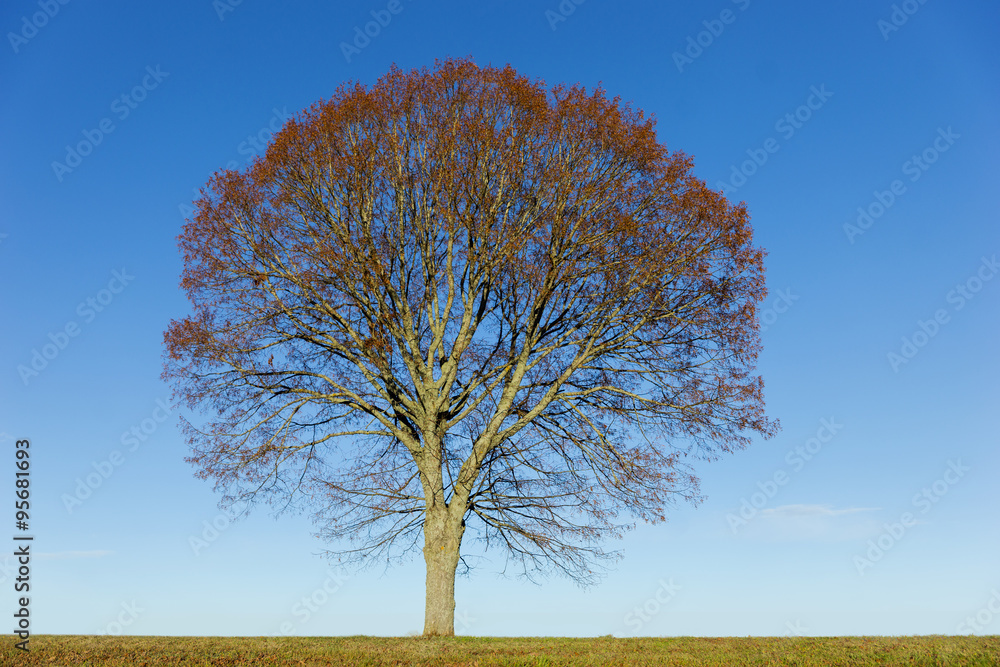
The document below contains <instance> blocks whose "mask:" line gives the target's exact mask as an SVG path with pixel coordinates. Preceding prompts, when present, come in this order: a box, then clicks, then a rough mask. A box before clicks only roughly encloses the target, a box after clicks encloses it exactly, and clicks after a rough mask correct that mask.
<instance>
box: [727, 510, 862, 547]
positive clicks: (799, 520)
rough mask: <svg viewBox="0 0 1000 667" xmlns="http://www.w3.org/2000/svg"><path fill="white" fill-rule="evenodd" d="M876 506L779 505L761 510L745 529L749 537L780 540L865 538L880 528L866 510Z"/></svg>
mask: <svg viewBox="0 0 1000 667" xmlns="http://www.w3.org/2000/svg"><path fill="white" fill-rule="evenodd" d="M879 509H880V508H878V507H834V506H833V505H818V504H817V505H807V504H799V505H781V506H779V507H774V508H768V509H763V510H761V512H760V521H756V522H754V523H752V524H750V525H749V526H747V528H746V531H745V533H746V537H748V538H750V539H763V540H773V541H780V542H789V541H791V542H798V541H818V542H841V541H847V540H857V539H860V538H863V537H868V536H870V535H872V534H874V533H876V532H878V530H879V523H878V521H877V519H876V518H875V517H873V516H871V515H870V514H869V513H871V512H875V511H877V510H879Z"/></svg>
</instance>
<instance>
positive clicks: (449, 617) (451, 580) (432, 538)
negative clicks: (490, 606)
mask: <svg viewBox="0 0 1000 667" xmlns="http://www.w3.org/2000/svg"><path fill="white" fill-rule="evenodd" d="M435 524H437V525H435ZM463 529H464V526H449V525H448V522H447V521H441V522H440V523H439V522H435V521H428V522H427V523H426V524H425V525H424V561H425V562H426V564H427V600H426V605H425V607H424V636H425V637H454V636H455V571H456V570H457V569H458V560H459V545H460V544H461V542H462V532H463Z"/></svg>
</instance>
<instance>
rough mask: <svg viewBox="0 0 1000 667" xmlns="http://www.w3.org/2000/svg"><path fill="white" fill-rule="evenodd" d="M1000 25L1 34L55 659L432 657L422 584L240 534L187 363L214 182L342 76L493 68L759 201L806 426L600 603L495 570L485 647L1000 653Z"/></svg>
mask: <svg viewBox="0 0 1000 667" xmlns="http://www.w3.org/2000/svg"><path fill="white" fill-rule="evenodd" d="M64 2H65V4H63V3H64ZM391 10H395V13H393V11H391ZM372 12H375V15H374V16H375V17H381V18H382V19H383V22H385V19H386V17H388V18H389V20H388V22H387V24H386V25H384V26H379V27H378V30H377V34H375V35H374V36H373V37H370V38H369V39H368V42H367V44H366V43H365V42H364V41H363V40H362V39H360V38H359V39H358V40H357V42H356V44H355V43H354V40H355V38H356V36H357V34H358V33H359V32H361V31H363V30H364V29H365V26H366V23H368V22H370V21H372V20H373V14H372ZM998 24H1000V6H996V5H987V4H985V3H978V2H971V1H969V0H957V1H955V2H950V3H944V2H922V3H921V2H918V1H917V0H908V1H907V2H901V3H896V4H895V5H894V4H893V3H892V2H889V1H888V0H886V1H884V2H860V1H855V0H848V1H846V2H840V3H819V4H817V3H793V2H770V3H764V2H760V1H759V0H737V1H730V0H716V1H713V2H699V3H654V2H615V3H612V2H602V1H601V0H587V1H586V2H580V1H579V0H577V1H576V2H573V1H572V0H564V1H563V2H562V3H560V2H558V1H557V0H548V1H543V2H534V3H528V2H505V3H458V2H439V3H430V2H413V1H412V0H399V1H398V4H396V3H390V2H383V1H382V0H376V1H375V2H370V3H369V2H351V3H336V4H334V3H330V4H329V5H327V4H326V3H281V4H279V3H265V2H262V1H260V0H245V1H243V2H241V3H238V4H236V3H235V2H234V0H219V1H218V2H215V3H213V2H211V1H210V0H201V1H199V2H181V3H170V4H154V5H147V4H145V3H126V2H120V1H109V2H103V3H99V4H95V3H83V2H69V1H68V0H41V2H39V1H38V0H35V1H34V2H28V1H25V0H16V1H13V2H7V3H4V4H3V6H2V8H0V28H2V31H3V33H4V35H5V37H4V43H3V44H2V45H0V85H2V90H3V96H2V103H0V128H2V137H3V148H2V152H0V172H2V173H0V210H2V211H3V215H2V218H0V234H2V237H0V272H2V276H3V282H4V284H5V285H6V286H7V287H6V289H5V290H4V294H3V300H4V301H3V304H4V305H3V313H4V317H3V318H0V331H2V336H3V341H4V344H3V346H2V350H0V374H2V378H3V380H2V383H0V391H2V402H0V431H2V434H0V440H2V443H0V445H2V448H0V451H2V452H4V454H3V456H5V457H7V461H6V463H4V462H2V461H0V468H2V469H4V470H7V472H6V473H4V475H3V478H4V479H5V480H6V481H3V482H0V484H3V485H6V488H7V489H8V490H7V491H3V493H4V494H5V495H6V496H7V497H9V498H10V497H12V495H13V490H14V489H13V472H14V441H13V439H14V438H30V441H31V452H32V458H31V462H32V467H31V480H32V482H31V484H32V485H31V491H32V512H31V532H32V533H33V534H34V536H35V541H34V546H33V549H34V550H35V552H36V556H35V560H34V562H33V564H32V572H31V577H32V579H31V607H32V614H33V617H32V618H33V623H34V626H33V629H34V630H35V631H36V632H42V633H74V634H93V633H101V632H109V633H125V634H142V635H153V634H179V635H270V634H279V633H281V632H283V631H285V632H289V633H291V634H301V635H342V634H375V635H402V634H406V633H408V632H415V631H420V629H421V628H422V627H423V576H424V575H423V563H422V562H421V561H420V560H415V561H413V562H411V563H410V564H408V565H405V566H402V567H397V568H394V569H390V570H387V571H382V570H375V571H365V572H352V571H338V570H337V569H336V568H335V567H334V568H333V569H331V563H329V562H328V561H326V560H324V559H323V558H321V557H319V556H318V555H317V553H318V552H319V551H320V550H321V549H322V548H323V545H322V544H321V543H319V541H318V540H316V539H315V538H313V537H311V535H310V533H311V530H312V526H311V524H310V523H309V522H308V521H307V519H306V518H305V517H301V516H283V517H280V518H279V519H277V520H275V518H274V517H272V516H271V515H269V514H267V512H266V511H264V510H261V511H259V512H257V513H254V514H253V515H251V517H250V518H249V519H247V520H245V521H240V522H229V521H228V519H227V518H226V517H225V516H224V515H222V514H220V510H219V509H218V508H217V506H216V502H217V500H218V498H217V497H216V495H215V494H214V493H213V492H212V490H211V486H210V484H209V483H207V482H202V481H199V480H196V479H194V477H193V469H192V468H191V467H190V466H189V465H188V464H186V463H185V462H184V461H183V457H184V456H185V455H186V453H187V452H186V445H185V443H184V441H183V439H182V438H181V435H180V433H179V431H178V429H177V426H176V421H177V416H178V412H177V411H176V410H174V411H171V412H169V413H167V412H166V411H165V410H164V409H163V408H162V407H160V405H161V403H162V402H166V403H167V404H169V397H170V396H169V395H170V391H169V388H168V387H166V386H165V385H164V384H163V383H162V382H161V381H160V379H159V373H160V370H161V358H160V355H161V340H162V332H163V331H164V329H165V328H166V326H167V324H168V323H169V321H170V320H171V319H173V318H177V317H180V316H182V315H183V314H185V313H186V312H187V302H186V300H185V297H184V295H183V294H182V293H181V291H180V289H179V287H178V277H179V274H180V271H181V258H180V255H179V253H178V252H177V249H176V243H175V237H176V236H177V234H178V233H179V232H180V230H181V226H182V225H183V222H184V214H185V206H187V205H189V204H190V202H191V199H192V197H193V193H194V190H195V189H196V188H198V187H200V186H201V185H202V184H204V183H205V181H206V180H207V179H208V177H209V176H210V175H211V173H212V172H213V171H215V170H216V169H219V168H222V167H225V166H227V164H228V163H230V162H234V163H235V165H242V164H245V163H246V161H247V159H249V157H251V156H252V155H253V154H254V153H255V152H256V150H257V148H255V145H256V146H257V147H260V146H262V145H264V144H265V143H266V142H267V140H268V138H269V137H270V134H271V131H272V130H273V129H276V128H278V127H279V126H280V123H281V122H282V119H283V118H284V117H285V114H291V113H295V112H296V111H298V110H300V109H302V108H304V107H306V106H308V105H310V104H312V103H313V102H314V101H316V100H318V99H320V98H325V97H328V96H329V95H330V94H331V93H332V92H333V91H334V90H335V88H336V87H337V86H339V85H340V84H341V83H342V82H344V81H347V80H359V81H361V82H362V83H364V84H366V85H367V84H371V83H372V82H374V81H375V80H376V79H377V78H378V77H379V76H380V75H382V74H383V73H385V72H386V71H387V70H388V69H389V67H390V65H391V64H392V63H396V64H398V65H399V66H400V67H402V68H404V69H410V68H413V67H423V66H431V65H433V63H434V60H435V58H444V57H448V56H456V57H461V56H471V57H472V58H473V59H474V60H475V61H476V62H477V63H478V64H480V65H487V64H493V65H498V66H502V65H504V64H507V63H510V64H511V65H513V66H514V67H515V68H516V69H517V70H518V71H519V72H520V73H522V74H524V75H527V76H529V77H532V78H541V79H544V80H545V81H546V82H547V83H548V84H550V85H551V84H555V83H558V82H565V83H575V82H580V83H582V84H584V85H586V86H588V87H591V86H594V85H596V84H598V83H602V84H603V86H604V87H605V88H606V89H607V91H608V92H609V93H610V94H611V95H618V96H621V98H622V99H623V100H626V101H630V102H632V103H633V104H634V105H636V106H637V107H639V108H641V109H643V110H644V111H646V112H647V113H651V114H653V115H655V117H656V118H657V121H658V125H657V130H658V134H659V137H660V140H661V141H662V142H664V143H665V144H666V145H667V146H668V147H669V148H671V149H676V150H683V151H685V152H686V153H688V154H690V155H692V156H694V159H695V170H696V173H697V175H699V176H700V177H702V178H704V179H705V180H706V181H707V182H708V183H709V184H711V185H712V186H713V187H721V188H723V189H724V190H725V192H726V193H727V194H728V195H730V196H731V197H732V198H733V199H736V200H743V201H745V202H746V204H747V206H748V208H749V211H750V213H751V217H752V220H753V224H754V228H755V231H756V239H757V241H758V242H759V244H761V245H763V246H764V247H765V248H766V249H767V251H768V253H769V254H768V257H767V260H766V264H767V271H768V274H767V275H768V285H769V288H770V290H771V294H770V296H769V297H768V299H767V301H765V303H764V304H763V305H764V310H763V317H764V322H765V324H766V331H765V332H764V334H763V341H764V353H763V355H762V357H761V360H760V372H761V373H762V374H763V376H764V378H765V382H766V399H767V405H768V412H769V414H770V415H772V416H774V417H778V418H780V420H781V422H782V425H783V430H782V432H781V433H780V434H779V435H778V436H777V437H775V438H773V439H771V440H768V441H756V442H755V443H754V444H753V445H752V446H751V447H749V448H748V449H746V450H744V451H742V452H738V453H736V454H733V455H729V456H726V457H724V458H723V459H721V460H719V461H716V462H712V463H698V464H697V467H696V471H697V473H698V475H699V476H700V478H701V480H702V490H703V492H704V493H705V494H706V495H707V500H706V501H705V502H704V503H702V504H701V505H699V506H697V507H693V506H690V505H687V506H679V507H678V508H677V509H676V510H675V511H673V512H672V513H671V514H670V520H669V522H668V523H667V524H664V525H658V526H640V527H639V528H638V529H637V530H636V531H634V532H632V533H630V534H629V535H628V536H627V538H626V539H625V540H623V541H621V542H620V543H618V544H610V545H609V546H612V547H615V546H616V547H619V548H621V549H623V550H624V559H623V560H621V561H620V562H619V563H618V565H617V568H616V570H614V571H613V572H612V573H610V574H609V576H608V577H607V578H606V579H605V580H604V582H603V584H601V585H600V586H598V587H596V588H592V589H589V590H586V591H584V590H580V589H579V588H577V587H575V586H574V585H573V584H572V583H570V582H568V581H566V580H562V579H552V580H550V581H548V582H547V583H545V584H543V585H541V586H536V585H533V584H529V583H523V582H520V581H517V580H513V579H502V578H500V577H498V576H497V572H498V570H499V568H500V566H501V565H502V558H501V555H500V554H495V555H493V556H492V558H493V561H492V563H490V562H486V563H484V564H483V566H482V568H481V569H479V570H477V571H476V572H474V573H473V575H472V576H471V578H468V579H464V578H463V579H460V580H459V582H458V586H457V612H458V620H457V622H456V631H457V632H458V633H460V634H475V635H583V636H586V635H603V634H617V635H634V634H639V635H710V636H721V635H785V634H801V635H841V634H852V635H860V634H871V635H875V634H924V633H941V634H955V633H967V632H976V633H985V634H997V633H1000V613H998V612H1000V569H998V567H997V565H998V554H1000V530H998V528H1000V520H998V515H997V510H996V508H997V507H998V504H1000V503H998V501H1000V487H998V485H997V484H996V482H995V478H996V476H995V471H996V470H997V468H998V465H1000V454H998V447H997V444H998V435H997V430H996V417H995V415H996V414H997V412H996V405H997V402H998V398H1000V391H998V388H997V377H998V373H1000V357H998V355H997V353H996V349H997V348H996V334H997V330H998V325H1000V318H998V305H1000V276H998V273H1000V265H998V264H997V259H998V256H1000V234H998V224H997V223H998V221H1000V215H998V214H1000V204H998V199H997V197H996V192H997V188H996V182H997V177H998V176H1000V173H998V168H997V166H996V165H997V163H996V155H997V154H998V153H1000V126H998V124H997V121H996V119H997V117H998V114H1000V81H998V78H997V71H998V65H1000V45H998V43H997V41H996V39H995V35H996V28H997V26H998ZM369 30H370V32H372V33H376V30H375V28H374V27H369ZM344 44H351V45H353V46H354V48H353V49H351V48H345V47H344V46H343V45H344ZM123 96H124V97H123ZM70 149H72V151H71V150H70ZM235 165H233V166H235ZM46 346H48V347H46ZM990 414H993V415H994V417H992V418H991V417H989V415H990ZM81 485H82V486H81ZM70 498H71V499H74V500H73V501H72V502H68V501H67V499H70ZM13 511H14V510H13V507H12V504H11V506H8V509H7V510H5V514H4V516H5V517H6V519H5V520H6V521H9V524H8V525H10V526H11V527H10V529H9V531H8V534H9V535H11V536H12V535H13V534H14V533H15V532H16V531H15V529H14V528H13V523H14V517H13ZM213 523H214V527H213ZM0 539H9V538H0ZM198 540H201V541H200V542H199V541H198ZM11 544H13V542H11ZM12 550H13V549H11V551H12ZM4 551H5V552H6V551H7V550H4ZM12 565H13V559H12V558H11V557H7V558H6V559H5V558H2V557H0V591H4V592H3V593H2V594H0V608H2V609H3V610H4V611H3V613H12V611H13V608H14V603H15V594H14V592H13V590H12V585H13V581H12V578H13V576H14V574H13V571H12V569H11V566H12ZM8 618H9V616H8ZM967 619H971V622H970V621H969V620H967Z"/></svg>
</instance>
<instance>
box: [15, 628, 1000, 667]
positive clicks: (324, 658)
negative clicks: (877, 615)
mask: <svg viewBox="0 0 1000 667" xmlns="http://www.w3.org/2000/svg"><path fill="white" fill-rule="evenodd" d="M30 646H31V651H30V654H27V655H26V654H25V653H24V652H23V651H19V650H18V649H16V648H14V639H13V637H12V636H8V637H7V640H6V642H4V646H3V648H2V649H0V664H2V665H4V666H6V665H47V666H52V667H77V666H80V667H83V666H94V667H96V666H97V665H115V666H124V665H183V666H185V667H195V666H198V665H213V666H218V667H228V666H230V665H288V666H296V667H299V666H312V665H352V666H361V665H371V666H372V667H374V666H375V665H469V666H472V665H477V666H481V667H486V666H487V665H495V666H498V667H499V666H501V665H503V666H510V667H513V666H514V665H539V666H541V665H546V666H548V665H551V666H553V667H554V666H556V665H727V666H729V665H731V666H733V667H743V666H750V665H753V666H755V667H756V666H758V665H759V666H764V665H769V666H770V665H775V666H776V665H782V666H784V665H794V666H802V667H805V666H806V665H881V666H895V665H907V666H909V667H916V666H924V665H928V666H929V665H977V666H979V665H981V666H983V667H986V666H989V667H994V666H997V665H1000V636H991V637H945V636H928V637H815V638H782V637H747V638H727V637H723V638H699V637H677V638H664V639H657V638H639V639H616V638H613V637H598V638H593V639H570V638H545V637H531V638H507V637H486V638H479V637H455V638H449V639H422V638H418V637H331V638H326V637H98V636H83V635H39V636H36V637H32V638H31V642H30Z"/></svg>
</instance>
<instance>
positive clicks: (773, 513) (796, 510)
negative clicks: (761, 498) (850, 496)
mask: <svg viewBox="0 0 1000 667" xmlns="http://www.w3.org/2000/svg"><path fill="white" fill-rule="evenodd" d="M879 509H882V508H881V507H845V508H844V509H834V508H833V507H832V506H831V505H781V506H779V507H774V508H769V509H763V510H761V511H760V515H761V516H770V517H779V518H786V517H787V518H799V517H826V516H840V515H842V514H854V513H857V512H874V511H876V510H879Z"/></svg>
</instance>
